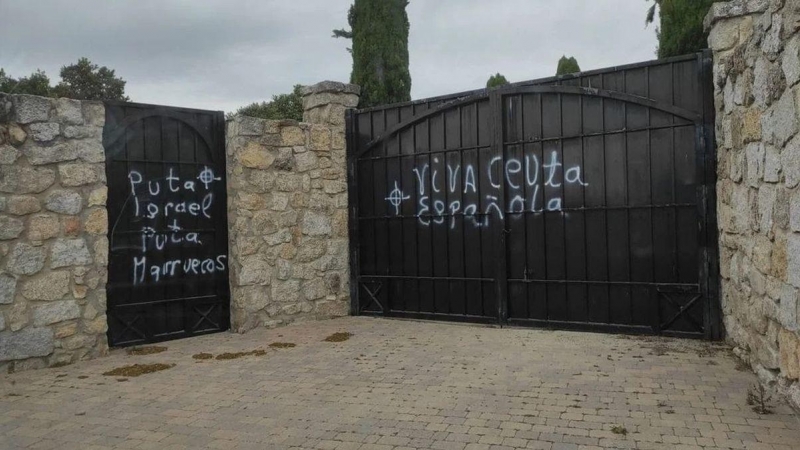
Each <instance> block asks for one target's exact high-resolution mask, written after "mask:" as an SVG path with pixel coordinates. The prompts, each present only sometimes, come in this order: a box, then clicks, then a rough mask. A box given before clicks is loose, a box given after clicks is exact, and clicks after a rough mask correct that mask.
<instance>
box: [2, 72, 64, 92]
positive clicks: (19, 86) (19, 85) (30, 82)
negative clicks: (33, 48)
mask: <svg viewBox="0 0 800 450" xmlns="http://www.w3.org/2000/svg"><path fill="white" fill-rule="evenodd" d="M0 92H7V93H9V94H30V95H40V96H42V97H49V96H50V95H51V93H52V88H51V87H50V78H48V77H47V74H45V73H44V72H43V71H41V70H39V69H36V72H33V73H32V74H30V76H27V77H22V78H19V79H14V78H11V77H10V76H8V75H6V72H5V71H4V70H3V69H0Z"/></svg>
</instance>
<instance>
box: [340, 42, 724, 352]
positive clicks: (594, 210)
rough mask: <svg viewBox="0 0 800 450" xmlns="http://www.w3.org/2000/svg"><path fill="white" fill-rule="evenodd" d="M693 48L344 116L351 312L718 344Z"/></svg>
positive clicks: (710, 169) (710, 188)
mask: <svg viewBox="0 0 800 450" xmlns="http://www.w3.org/2000/svg"><path fill="white" fill-rule="evenodd" d="M711 82H712V76H711V58H710V54H708V53H700V54H697V55H690V56H686V57H678V58H672V59H666V60H659V61H653V62H648V63H641V64H635V65H630V66H624V67H618V68H613V69H608V70H599V71H592V72H584V73H581V74H579V75H578V76H567V77H560V78H550V79H545V80H538V81H532V82H526V83H519V84H515V85H512V86H508V87H505V88H501V89H496V90H489V91H486V90H481V91H474V92H469V93H463V94H456V95H451V96H446V97H438V98H433V99H429V100H422V101H416V102H411V103H404V104H397V105H389V106H384V107H378V108H371V109H364V110H359V111H351V112H350V113H349V115H348V117H347V124H348V161H349V162H348V164H349V166H348V167H349V169H348V170H349V193H350V241H351V255H350V256H351V258H350V259H351V277H352V279H351V290H352V292H351V294H352V309H353V313H354V314H370V315H385V316H397V317H414V318H426V319H442V320H458V321H476V322H494V323H498V322H499V323H500V324H515V325H535V326H553V327H562V328H580V329H599V330H607V331H623V332H636V333H655V334H669V335H681V336H698V337H706V338H719V337H720V334H721V326H720V318H719V307H718V289H717V283H718V281H717V273H718V267H717V266H718V261H717V249H716V216H715V193H714V192H715V191H714V186H715V154H714V137H713V91H712V85H711Z"/></svg>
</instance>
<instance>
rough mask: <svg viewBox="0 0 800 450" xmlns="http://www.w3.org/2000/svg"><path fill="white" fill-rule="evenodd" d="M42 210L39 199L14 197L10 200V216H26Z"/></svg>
mask: <svg viewBox="0 0 800 450" xmlns="http://www.w3.org/2000/svg"><path fill="white" fill-rule="evenodd" d="M41 210H42V207H41V205H40V204H39V199H38V198H36V197H34V196H32V195H12V196H11V197H9V199H8V212H9V214H14V215H17V216H24V215H27V214H31V213H35V212H39V211H41Z"/></svg>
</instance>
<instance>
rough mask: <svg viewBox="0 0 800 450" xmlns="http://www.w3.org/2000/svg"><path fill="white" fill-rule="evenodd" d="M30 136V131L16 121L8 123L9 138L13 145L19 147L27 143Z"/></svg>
mask: <svg viewBox="0 0 800 450" xmlns="http://www.w3.org/2000/svg"><path fill="white" fill-rule="evenodd" d="M27 138H28V133H26V132H25V130H23V129H22V127H20V126H19V125H17V124H15V123H10V124H8V139H9V142H11V145H14V146H17V147H19V146H20V145H22V144H24V143H25V139H27Z"/></svg>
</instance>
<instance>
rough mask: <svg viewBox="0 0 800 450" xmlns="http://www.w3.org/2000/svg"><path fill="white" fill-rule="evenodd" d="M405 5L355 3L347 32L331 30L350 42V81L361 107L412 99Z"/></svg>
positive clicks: (398, 0) (380, 0) (403, 1)
mask: <svg viewBox="0 0 800 450" xmlns="http://www.w3.org/2000/svg"><path fill="white" fill-rule="evenodd" d="M406 6H408V1H407V0H354V2H353V4H352V5H351V6H350V11H349V12H348V14H347V22H348V23H349V24H350V30H334V31H333V37H337V38H339V37H341V38H345V39H351V40H352V41H353V46H352V48H350V49H348V50H349V51H350V53H351V54H352V55H353V71H352V73H351V75H350V82H351V83H354V84H357V85H359V86H361V100H360V103H359V106H360V107H362V108H365V107H370V106H376V105H382V104H386V103H397V102H403V101H408V100H410V99H411V74H410V73H409V71H408V29H409V23H408V14H407V13H406Z"/></svg>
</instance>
